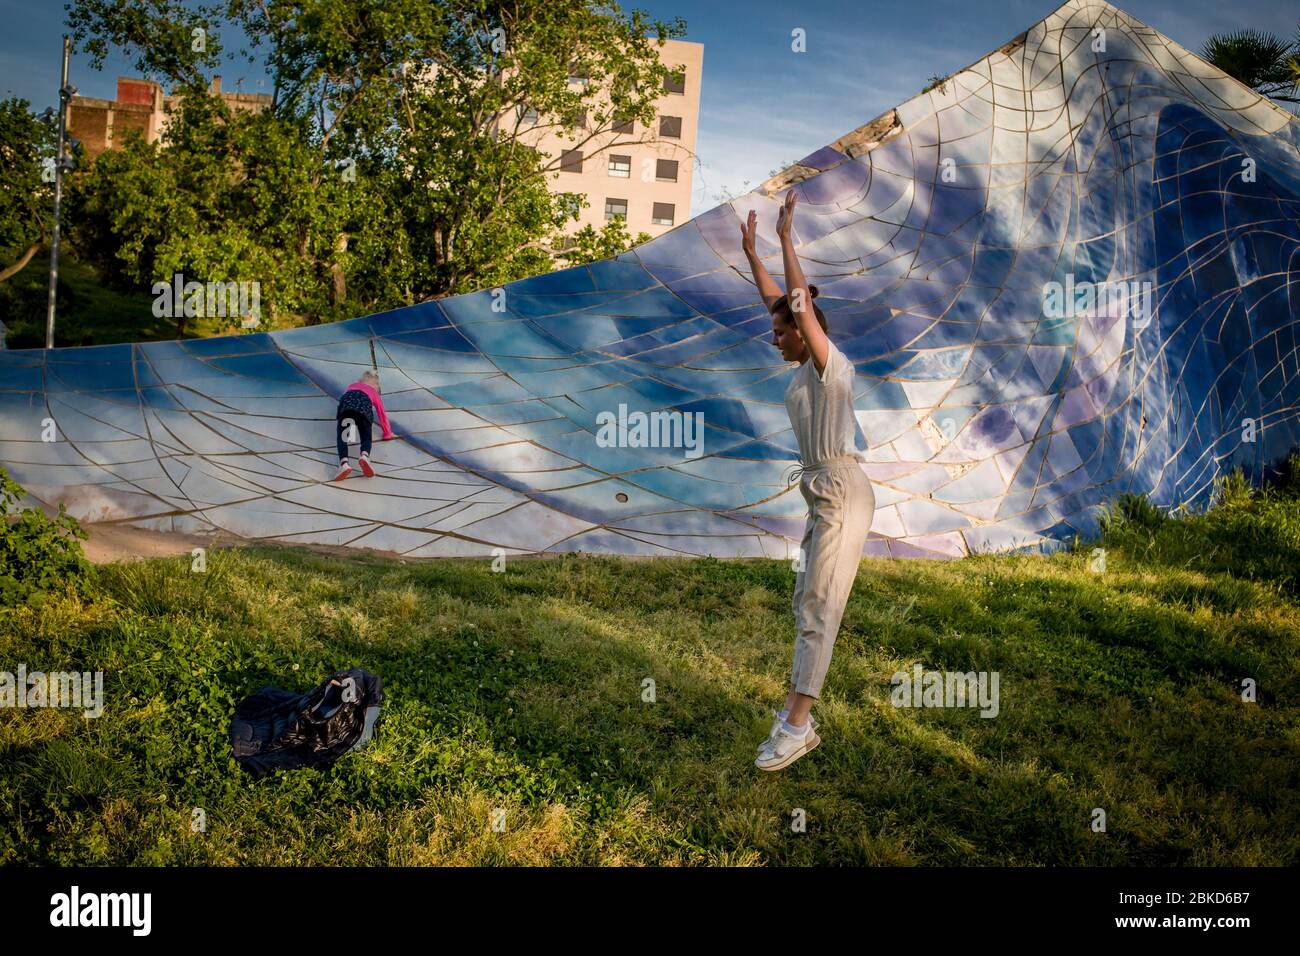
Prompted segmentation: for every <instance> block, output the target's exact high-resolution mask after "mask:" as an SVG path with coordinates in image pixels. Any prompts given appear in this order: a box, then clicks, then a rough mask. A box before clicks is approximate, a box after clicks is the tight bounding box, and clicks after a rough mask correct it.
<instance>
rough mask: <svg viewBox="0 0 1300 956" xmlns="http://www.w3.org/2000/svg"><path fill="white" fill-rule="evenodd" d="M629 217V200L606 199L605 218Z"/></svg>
mask: <svg viewBox="0 0 1300 956" xmlns="http://www.w3.org/2000/svg"><path fill="white" fill-rule="evenodd" d="M626 218H627V200H626V199H606V200H605V219H606V220H609V219H626Z"/></svg>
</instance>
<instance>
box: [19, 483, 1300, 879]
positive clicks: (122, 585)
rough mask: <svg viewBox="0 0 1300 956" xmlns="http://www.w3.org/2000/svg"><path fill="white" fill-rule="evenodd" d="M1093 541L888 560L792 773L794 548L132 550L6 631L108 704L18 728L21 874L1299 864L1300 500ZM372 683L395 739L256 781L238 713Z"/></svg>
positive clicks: (861, 595) (24, 613)
mask: <svg viewBox="0 0 1300 956" xmlns="http://www.w3.org/2000/svg"><path fill="white" fill-rule="evenodd" d="M1100 544H1101V546H1103V547H1104V548H1105V549H1106V562H1105V570H1104V571H1101V572H1096V571H1093V570H1091V568H1092V567H1093V566H1094V564H1095V562H1094V559H1093V556H1092V553H1091V549H1092V547H1093V545H1088V546H1086V547H1082V548H1080V549H1079V550H1077V551H1074V552H1071V553H1062V554H1057V555H1054V556H1051V557H1042V556H1034V557H1031V556H1019V557H1016V556H1010V557H1009V556H1001V557H978V558H972V559H968V560H964V561H960V562H951V563H928V562H886V561H864V562H863V564H862V568H861V571H860V573H859V576H858V581H857V585H856V586H855V588H854V593H853V597H852V599H851V602H850V604H849V606H848V610H847V612H846V615H845V619H844V625H843V628H842V630H841V633H840V638H839V641H838V643H837V645H836V650H835V658H834V662H833V663H832V665H831V670H830V674H829V677H828V681H827V686H826V690H825V695H824V698H823V700H822V702H821V703H820V704H819V705H818V707H817V709H816V711H815V713H816V714H817V716H818V719H819V721H820V722H821V733H822V736H823V738H824V740H823V743H822V745H821V747H820V748H818V749H817V750H816V751H814V752H813V753H812V754H811V755H809V756H808V757H806V758H804V759H803V760H801V761H799V762H798V763H796V764H794V765H793V766H792V767H790V768H789V769H787V770H785V771H782V772H780V773H776V774H765V773H763V772H761V771H759V770H757V769H756V768H754V766H753V759H754V750H755V747H756V746H757V744H758V742H759V741H760V740H761V739H762V738H763V737H764V736H765V734H766V732H767V727H768V724H769V722H770V709H771V708H773V707H776V706H779V703H780V701H781V699H782V696H783V692H784V684H783V678H784V675H785V673H786V672H787V669H788V667H789V664H790V656H791V647H792V644H791V641H792V618H791V614H790V608H789V602H790V596H791V590H792V587H793V572H792V570H791V568H790V566H789V564H788V563H787V562H781V561H717V560H712V559H704V560H695V561H688V560H681V561H675V560H652V561H632V560H621V559H614V558H602V557H592V556H574V557H568V558H562V559H556V560H545V561H525V560H518V561H511V562H510V563H509V564H508V566H507V568H506V569H505V570H504V571H503V572H501V573H494V572H493V570H492V567H491V563H490V562H489V561H486V560H484V561H476V560H446V561H435V562H423V563H416V562H409V563H402V562H400V561H395V560H387V559H379V558H375V557H365V556H358V557H344V558H340V557H335V556H330V555H323V554H318V553H314V552H310V551H306V550H293V549H287V548H248V549H235V550H226V551H220V552H213V553H210V554H209V556H208V570H207V572H206V573H201V574H199V573H191V572H190V570H189V561H188V559H177V558H173V559H155V560H151V561H146V562H137V563H130V564H115V565H109V566H106V567H104V568H101V569H99V571H98V574H97V576H96V580H95V581H94V583H93V585H92V587H91V590H90V594H89V596H88V597H86V598H74V597H69V598H57V599H52V600H50V601H48V602H47V603H46V604H45V605H44V606H42V607H41V608H40V609H39V610H36V609H33V608H19V609H16V610H11V611H4V612H0V669H7V670H10V671H13V670H15V668H16V665H17V663H18V662H23V663H25V664H26V665H27V668H28V670H29V671H31V670H35V669H42V670H47V671H48V670H74V669H75V670H91V669H96V668H99V669H103V670H104V671H105V694H106V698H107V704H106V708H105V712H104V715H103V716H102V717H100V718H99V719H97V720H88V719H85V718H83V717H82V716H81V715H80V713H79V712H75V711H61V710H59V711H56V710H26V711H16V710H8V711H6V710H0V765H2V766H3V768H4V772H3V773H2V774H0V863H7V864H183V865H196V864H240V863H250V864H251V863H256V864H295V865H305V864H506V863H509V864H739V865H756V864H757V865H761V864H886V865H914V864H975V865H987V864H1012V865H1040V864H1064V865H1139V864H1149V865H1163V864H1188V865H1248V866H1251V865H1295V864H1296V863H1297V862H1300V709H1298V708H1297V700H1296V699H1297V692H1298V691H1300V639H1298V637H1297V635H1300V604H1298V596H1300V584H1298V583H1297V582H1298V577H1297V575H1298V574H1300V503H1297V502H1296V501H1295V500H1282V499H1278V498H1274V497H1270V496H1261V495H1255V496H1251V495H1249V494H1245V495H1242V496H1238V498H1237V499H1234V500H1231V501H1229V502H1228V503H1226V504H1224V505H1222V506H1220V507H1218V508H1215V509H1213V510H1212V511H1210V512H1208V513H1207V514H1206V515H1202V516H1193V517H1186V518H1180V519H1178V520H1168V519H1161V518H1159V516H1156V515H1152V514H1149V513H1144V512H1142V511H1141V509H1138V510H1137V511H1136V512H1135V513H1134V514H1133V515H1132V516H1130V518H1129V519H1127V520H1124V521H1121V522H1119V523H1117V524H1115V525H1112V526H1111V527H1110V528H1109V529H1108V531H1107V534H1106V537H1105V539H1104V540H1103V541H1102V542H1101V543H1100ZM917 662H919V663H921V664H923V665H924V666H925V668H927V669H936V670H959V671H970V670H974V671H981V670H984V671H997V672H998V673H999V674H1000V692H1001V702H1000V712H999V714H998V715H997V716H996V717H995V718H992V719H986V718H981V717H980V716H979V712H978V710H974V709H928V710H927V709H919V710H918V709H900V708H895V707H893V706H892V705H891V703H890V692H891V687H890V677H891V675H892V674H894V673H895V672H896V671H900V670H908V669H910V668H911V667H912V665H913V664H914V663H917ZM347 666H362V667H365V668H367V669H369V670H371V671H373V672H375V673H377V674H379V675H380V676H382V677H383V679H384V681H385V690H386V693H387V697H388V699H387V702H386V703H385V705H384V710H383V717H382V718H381V720H380V723H379V726H378V729H377V732H376V739H375V741H374V742H373V743H372V744H371V745H370V746H369V747H367V748H366V749H364V750H362V751H359V752H357V753H354V754H349V755H347V756H345V757H343V758H342V759H341V760H340V761H339V762H338V763H337V764H335V765H334V766H333V767H332V768H330V769H329V770H327V771H324V772H318V771H315V770H298V771H293V772H290V773H287V774H281V775H277V776H275V777H272V778H268V779H264V780H253V779H251V778H249V777H247V776H246V775H244V774H243V773H242V772H241V771H240V770H239V769H238V768H237V766H236V764H235V762H234V760H233V758H232V757H231V756H230V744H229V740H228V736H227V734H228V724H229V720H230V716H231V713H232V712H233V709H234V707H235V704H236V703H237V701H239V700H240V699H242V698H243V697H244V696H246V695H247V694H249V693H250V692H252V691H253V690H254V689H255V688H257V687H258V686H260V685H262V684H264V683H275V684H279V685H280V686H284V687H288V688H291V689H295V690H307V689H310V688H311V687H313V686H315V685H316V684H317V683H319V682H320V680H322V679H323V678H324V676H325V675H327V674H328V673H330V672H331V671H334V670H338V669H341V668H344V667H347ZM645 678H651V679H653V681H654V682H655V697H656V699H655V701H654V702H646V701H643V699H642V697H643V691H642V686H643V684H642V682H643V680H644V679H645ZM1244 678H1253V679H1254V680H1255V681H1256V682H1257V685H1258V701H1257V702H1256V703H1244V702H1243V701H1242V698H1241V681H1242V680H1243V679H1244ZM196 807H197V808H202V809H203V810H204V812H205V813H206V817H207V830H206V832H203V833H193V832H191V812H192V809H193V808H196ZM1097 807H1100V808H1103V809H1104V810H1105V812H1106V832H1105V833H1097V832H1093V831H1092V829H1091V823H1092V820H1093V809H1094V808H1097ZM497 808H501V809H504V810H505V829H504V831H503V832H494V830H493V827H492V818H493V812H494V810H496V809H497ZM796 809H802V810H803V811H804V813H805V815H806V821H807V829H806V832H804V833H795V832H792V829H791V822H792V813H793V812H794V811H795V810H796Z"/></svg>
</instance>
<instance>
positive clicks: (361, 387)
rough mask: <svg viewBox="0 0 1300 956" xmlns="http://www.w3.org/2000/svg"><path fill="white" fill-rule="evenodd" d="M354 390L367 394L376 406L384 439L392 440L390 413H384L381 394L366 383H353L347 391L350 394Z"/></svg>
mask: <svg viewBox="0 0 1300 956" xmlns="http://www.w3.org/2000/svg"><path fill="white" fill-rule="evenodd" d="M354 388H355V389H356V390H357V391H358V392H365V393H366V396H367V397H368V398H369V399H370V404H371V405H373V406H375V417H376V418H377V419H379V427H380V428H382V429H383V431H384V437H385V438H392V437H393V429H392V426H391V425H389V424H388V412H386V411H384V400H383V399H382V398H380V397H379V393H378V392H377V391H375V390H374V388H373V387H371V386H370V385H367V384H366V383H365V382H353V383H352V384H351V385H349V386H348V387H347V390H348V391H349V392H350V391H352V390H353V389H354Z"/></svg>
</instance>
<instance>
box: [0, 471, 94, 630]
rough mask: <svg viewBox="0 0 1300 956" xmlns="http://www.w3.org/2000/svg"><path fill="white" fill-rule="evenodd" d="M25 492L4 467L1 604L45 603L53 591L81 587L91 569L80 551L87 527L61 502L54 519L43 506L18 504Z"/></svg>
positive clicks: (0, 526) (0, 529)
mask: <svg viewBox="0 0 1300 956" xmlns="http://www.w3.org/2000/svg"><path fill="white" fill-rule="evenodd" d="M24 494H25V492H24V491H23V488H22V486H21V485H19V484H18V483H17V482H16V481H14V480H13V479H12V478H10V477H9V475H8V473H7V472H5V470H4V469H3V468H0V518H3V523H2V524H0V607H4V606H12V605H15V604H22V603H24V602H31V603H41V602H42V601H44V599H45V595H46V594H47V593H49V592H51V591H56V590H65V589H68V588H72V589H75V590H80V589H81V587H82V585H83V584H84V583H85V581H86V579H87V578H88V577H89V576H90V573H91V566H90V562H88V561H87V560H86V556H85V554H84V553H83V552H82V550H81V540H82V539H84V538H85V537H86V532H85V531H84V530H83V529H82V527H81V525H79V524H78V523H77V520H76V519H75V518H73V517H72V516H71V515H70V514H68V513H67V510H66V509H65V508H64V506H63V505H59V514H58V517H55V518H51V517H49V516H48V515H46V514H45V512H43V511H41V510H40V509H39V508H25V509H20V508H18V507H17V505H18V501H19V500H20V499H21V498H22V496H23V495H24Z"/></svg>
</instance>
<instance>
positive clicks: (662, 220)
mask: <svg viewBox="0 0 1300 956" xmlns="http://www.w3.org/2000/svg"><path fill="white" fill-rule="evenodd" d="M673 212H674V210H673V204H672V203H670V202H657V203H655V208H654V212H652V213H651V214H650V221H651V222H652V223H654V224H655V225H656V226H671V225H672V224H673Z"/></svg>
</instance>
